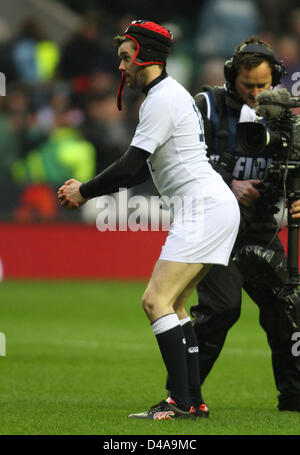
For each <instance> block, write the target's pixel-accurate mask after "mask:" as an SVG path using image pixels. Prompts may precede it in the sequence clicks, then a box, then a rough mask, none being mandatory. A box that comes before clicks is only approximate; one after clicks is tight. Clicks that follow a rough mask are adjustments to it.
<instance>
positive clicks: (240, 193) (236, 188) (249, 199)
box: [230, 180, 261, 207]
mask: <svg viewBox="0 0 300 455" xmlns="http://www.w3.org/2000/svg"><path fill="white" fill-rule="evenodd" d="M260 183H261V180H232V182H231V185H230V187H231V189H232V192H233V194H234V195H235V197H236V198H237V200H238V201H239V203H240V204H242V205H244V206H245V207H250V206H251V205H252V204H253V202H255V201H256V200H257V199H258V198H259V196H260V193H259V191H258V190H257V189H256V188H255V185H259V184H260Z"/></svg>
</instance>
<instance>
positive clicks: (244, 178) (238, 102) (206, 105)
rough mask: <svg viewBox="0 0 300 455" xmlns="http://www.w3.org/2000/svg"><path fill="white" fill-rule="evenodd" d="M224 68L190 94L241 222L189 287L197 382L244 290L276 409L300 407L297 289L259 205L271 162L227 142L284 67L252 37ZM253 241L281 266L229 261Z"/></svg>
mask: <svg viewBox="0 0 300 455" xmlns="http://www.w3.org/2000/svg"><path fill="white" fill-rule="evenodd" d="M224 74H225V79H226V84H225V87H224V88H222V87H209V86H206V87H204V88H203V92H201V93H199V94H198V95H196V97H195V99H196V102H197V105H198V107H199V109H200V111H201V113H202V116H203V119H204V124H205V137H206V143H207V146H208V155H209V157H210V161H211V162H212V164H213V165H214V167H215V169H216V170H217V171H218V172H219V173H220V174H221V175H222V177H223V179H224V180H225V182H226V183H227V184H228V185H229V186H230V188H231V189H232V191H233V193H234V194H235V196H236V198H237V200H238V201H239V204H240V209H241V213H242V219H243V222H242V223H241V229H240V233H239V235H238V238H237V241H236V244H235V248H234V251H233V254H232V258H231V261H230V263H229V265H228V267H224V266H221V265H214V266H213V267H212V269H211V270H210V271H209V273H208V274H207V275H206V277H205V278H204V279H203V280H202V281H201V283H200V284H199V285H198V287H197V292H198V305H196V306H194V307H192V308H191V314H192V316H194V318H195V320H194V328H195V331H196V333H197V337H198V341H199V358H200V372H201V382H202V383H203V382H204V380H205V378H206V376H207V375H208V373H209V371H210V370H211V368H212V366H213V364H214V362H215V361H216V359H217V357H218V355H219V354H220V352H221V349H222V347H223V344H224V342H225V338H226V335H227V332H228V330H229V329H230V327H231V326H232V325H233V324H234V323H235V322H236V321H237V320H238V318H239V315H240V309H241V296H242V288H244V289H245V291H246V292H247V293H248V294H249V296H250V297H251V298H252V299H253V300H254V302H255V303H256V304H257V305H258V307H259V311H260V324H261V326H262V327H263V329H264V330H265V332H266V334H267V338H268V342H269V345H270V348H271V351H272V366H273V372H274V377H275V383H276V387H277V389H278V391H279V396H278V401H279V403H278V409H279V410H282V411H283V410H289V411H298V412H300V356H298V357H295V356H293V355H292V351H291V347H292V343H293V341H292V340H291V337H292V335H293V333H295V332H299V331H300V292H299V291H298V290H297V289H288V290H287V289H286V287H285V285H284V283H283V282H282V281H281V280H280V273H281V272H282V273H285V272H286V266H287V261H286V255H285V252H284V249H283V246H282V244H281V242H280V240H279V237H278V236H277V235H276V236H275V237H274V233H275V231H276V228H277V225H276V221H275V219H274V216H273V214H274V211H273V212H272V204H269V205H270V207H269V208H270V210H266V207H268V203H267V201H266V200H264V196H265V195H264V193H263V191H262V188H263V187H262V185H261V182H262V180H263V179H264V177H265V175H266V171H267V169H268V166H269V165H270V162H271V161H272V150H271V149H270V148H269V150H268V149H267V150H266V151H265V152H264V153H263V155H262V156H261V157H259V158H252V157H246V156H242V155H241V152H238V151H237V150H236V148H235V134H236V125H237V123H238V122H243V121H254V119H255V117H256V114H255V111H254V109H253V108H254V107H255V106H256V104H257V102H256V99H255V98H256V96H257V94H258V93H259V92H260V91H262V90H269V89H271V88H272V87H274V86H276V85H278V84H279V83H280V80H281V77H282V76H283V75H284V66H283V65H282V63H281V62H279V61H277V60H276V58H275V56H274V55H273V53H272V51H271V49H270V47H269V45H268V44H266V43H264V42H263V41H260V40H259V39H258V38H257V37H255V36H252V37H250V38H249V39H248V40H245V41H244V42H243V43H242V44H241V45H240V46H238V47H237V48H236V50H235V52H234V54H233V56H232V58H231V59H230V60H228V61H226V62H225V66H224ZM292 211H293V213H294V214H293V217H300V201H299V200H298V201H296V202H295V203H294V204H293V207H292ZM272 239H273V240H272ZM270 242H271V243H270ZM254 245H255V251H256V254H257V255H258V260H261V259H262V257H263V253H264V251H265V250H264V248H266V249H267V250H268V251H269V253H271V254H273V252H275V255H274V261H273V264H274V263H275V264H277V265H278V264H281V266H280V267H279V268H280V269H281V270H279V271H278V267H277V269H276V270H275V268H274V269H273V270H272V267H270V265H269V264H263V265H265V266H266V267H263V269H262V270H261V271H260V269H259V264H260V262H258V263H257V264H256V263H255V261H253V256H251V257H250V256H249V257H247V255H244V256H243V257H242V259H241V258H240V262H239V261H235V260H233V258H234V256H237V257H238V256H239V254H240V253H241V249H242V248H243V247H247V248H248V247H250V250H251V251H252V252H253V249H254ZM240 256H241V254H240ZM257 272H259V273H257ZM277 275H278V280H277ZM249 336H250V335H249Z"/></svg>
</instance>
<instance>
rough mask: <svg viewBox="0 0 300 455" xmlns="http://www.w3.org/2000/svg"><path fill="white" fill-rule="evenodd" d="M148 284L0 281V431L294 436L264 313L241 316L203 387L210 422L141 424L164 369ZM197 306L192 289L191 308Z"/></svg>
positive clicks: (299, 417) (299, 418)
mask: <svg viewBox="0 0 300 455" xmlns="http://www.w3.org/2000/svg"><path fill="white" fill-rule="evenodd" d="M144 288H145V283H143V282H100V281H99V282H96V281H90V282H88V281H82V282H80V281H74V282H73V281H61V282H54V281H51V282H50V281H33V282H21V281H4V282H2V283H1V284H0V295H1V306H0V308H1V312H0V313H1V317H0V332H2V333H4V334H5V337H6V356H1V357H0V372H1V374H0V410H1V412H0V434H1V435H279V434H281V435H283V434H286V435H297V434H299V432H300V431H299V430H300V414H298V413H293V412H281V413H280V412H278V410H277V408H276V404H277V399H276V396H277V391H276V389H275V385H274V379H273V374H272V369H271V358H270V351H269V348H268V345H267V342H266V337H265V334H264V332H263V330H262V329H261V328H260V326H259V323H258V310H257V308H256V306H255V305H254V304H253V302H251V301H250V299H249V298H248V297H247V296H246V295H245V296H244V303H243V311H242V316H241V318H240V320H239V321H238V323H237V324H236V325H235V326H234V327H233V328H232V330H231V332H230V333H229V335H228V338H227V340H226V343H225V346H224V350H223V352H222V354H221V356H220V358H219V359H218V361H217V363H216V365H215V368H214V370H213V371H212V373H211V374H210V376H209V377H208V379H207V381H206V383H205V384H204V387H203V394H204V398H205V400H206V402H207V405H208V406H209V408H210V411H211V416H210V418H209V419H207V420H201V419H197V420H196V421H164V422H149V421H135V420H130V419H128V418H127V415H128V414H129V413H131V412H137V411H144V410H146V409H147V408H148V407H150V406H151V405H153V404H155V403H156V402H158V401H160V400H161V399H163V398H164V396H165V390H164V385H165V370H164V365H163V363H162V360H161V357H160V354H159V350H158V347H157V344H156V341H155V337H154V335H153V334H152V331H151V328H150V325H149V323H148V321H147V319H146V317H145V315H144V312H143V310H142V308H141V305H140V299H141V296H142V293H143V290H144ZM195 302H196V294H194V295H193V296H192V297H191V298H190V300H189V306H190V305H191V304H193V303H195Z"/></svg>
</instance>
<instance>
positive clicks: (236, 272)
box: [191, 237, 300, 411]
mask: <svg viewBox="0 0 300 455" xmlns="http://www.w3.org/2000/svg"><path fill="white" fill-rule="evenodd" d="M263 246H265V245H263ZM272 249H273V250H274V251H275V254H276V256H277V259H278V260H279V261H283V263H286V256H285V252H284V249H283V246H282V244H281V242H280V240H279V238H278V237H277V238H276V239H275V241H274V242H273V243H272ZM246 270H247V267H246ZM242 288H244V289H245V291H246V292H247V293H248V294H249V296H250V297H251V298H252V299H253V300H254V302H255V303H256V304H257V305H258V307H259V313H260V324H261V326H262V328H263V329H264V330H265V332H266V335H267V339H268V343H269V346H270V348H271V351H272V366H273V372H274V378H275V383H276V387H277V389H278V391H279V396H278V400H279V406H278V407H279V409H291V407H292V408H293V410H299V411H300V356H294V355H293V353H292V345H293V343H295V341H292V335H293V333H295V332H300V292H299V291H298V290H294V294H293V296H292V298H290V296H289V295H288V296H287V298H284V299H282V298H280V297H279V296H280V293H281V292H283V294H286V291H285V290H284V289H279V290H278V289H277V290H276V292H274V289H272V287H270V286H269V285H268V279H264V280H263V282H260V283H258V282H257V280H254V279H253V275H252V274H251V269H250V267H249V273H247V271H246V272H245V268H243V271H242V270H241V268H239V267H238V266H237V265H236V264H235V263H234V262H233V261H232V260H231V261H230V263H229V265H228V266H227V267H224V266H220V265H214V266H213V267H212V268H211V270H210V271H209V273H208V274H207V275H206V277H205V278H204V279H203V280H202V281H201V283H199V285H198V287H197V293H198V305H196V306H194V307H192V308H191V314H192V316H194V318H195V319H194V328H195V332H196V334H197V338H198V342H199V359H200V360H199V361H200V374H201V382H202V383H203V382H204V381H205V378H206V377H207V375H208V373H209V372H210V370H211V368H212V366H213V364H214V362H215V361H216V359H217V357H218V356H219V354H220V352H221V350H222V347H223V344H224V342H225V339H226V335H227V332H228V330H229V329H230V327H231V326H232V325H233V324H234V323H235V322H236V321H237V320H238V318H239V316H240V310H241V297H242ZM278 291H279V292H278ZM287 293H288V294H289V291H288V292H287ZM291 302H292V303H291ZM249 338H251V334H249Z"/></svg>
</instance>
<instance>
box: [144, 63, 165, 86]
mask: <svg viewBox="0 0 300 455" xmlns="http://www.w3.org/2000/svg"><path fill="white" fill-rule="evenodd" d="M162 70H163V68H162V66H161V65H149V66H147V67H146V68H145V79H144V83H145V85H144V87H146V86H147V85H149V84H151V82H152V81H154V79H156V78H157V77H159V76H160V75H161V73H162Z"/></svg>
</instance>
